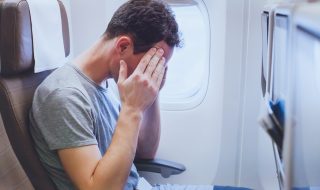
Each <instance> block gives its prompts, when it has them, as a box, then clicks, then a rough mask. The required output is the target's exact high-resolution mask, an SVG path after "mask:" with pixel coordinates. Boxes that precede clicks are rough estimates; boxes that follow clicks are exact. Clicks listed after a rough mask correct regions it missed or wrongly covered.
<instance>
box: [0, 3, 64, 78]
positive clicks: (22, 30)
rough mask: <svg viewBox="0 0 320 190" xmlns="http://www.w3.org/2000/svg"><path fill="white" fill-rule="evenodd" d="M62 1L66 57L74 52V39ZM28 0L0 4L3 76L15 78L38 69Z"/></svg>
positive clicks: (0, 66)
mask: <svg viewBox="0 0 320 190" xmlns="http://www.w3.org/2000/svg"><path fill="white" fill-rule="evenodd" d="M58 2H59V6H60V11H61V21H62V33H63V42H64V50H65V55H66V56H68V55H69V53H70V36H69V26H68V18H67V13H66V10H65V7H64V5H63V3H62V2H61V1H58ZM31 24H32V23H31V17H30V11H29V6H28V3H27V1H26V0H3V1H0V73H1V75H15V74H19V73H23V72H25V71H31V70H33V69H34V54H33V43H32V28H31Z"/></svg>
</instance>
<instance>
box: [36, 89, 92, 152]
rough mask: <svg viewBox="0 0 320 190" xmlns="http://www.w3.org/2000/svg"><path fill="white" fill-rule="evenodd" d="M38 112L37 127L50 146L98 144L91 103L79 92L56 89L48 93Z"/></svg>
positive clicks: (58, 147)
mask: <svg viewBox="0 0 320 190" xmlns="http://www.w3.org/2000/svg"><path fill="white" fill-rule="evenodd" d="M38 111H39V115H38V121H40V123H38V126H39V128H40V131H41V133H42V135H43V138H44V139H45V141H46V142H47V144H48V147H49V149H51V150H57V149H64V148H74V147H80V146H86V145H93V144H98V143H97V140H96V137H95V135H94V133H93V130H94V128H93V123H94V118H93V114H92V111H91V106H90V103H89V101H88V99H87V98H86V96H85V95H84V94H82V93H81V91H79V90H77V89H73V88H64V89H57V90H55V91H53V92H52V93H50V94H49V95H48V96H47V98H46V99H45V101H44V102H43V103H42V105H41V108H40V109H39V110H38Z"/></svg>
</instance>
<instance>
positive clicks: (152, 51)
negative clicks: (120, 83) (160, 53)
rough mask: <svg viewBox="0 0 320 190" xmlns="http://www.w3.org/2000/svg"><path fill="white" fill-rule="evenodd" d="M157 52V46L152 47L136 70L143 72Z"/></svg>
mask: <svg viewBox="0 0 320 190" xmlns="http://www.w3.org/2000/svg"><path fill="white" fill-rule="evenodd" d="M156 52H157V49H156V48H151V49H150V50H149V51H148V52H147V53H146V54H145V55H144V56H143V57H142V59H141V61H140V63H139V64H138V66H137V68H136V70H135V72H139V73H143V72H144V71H145V70H146V68H147V66H148V64H149V62H150V60H151V59H152V57H153V56H154V54H155V53H156Z"/></svg>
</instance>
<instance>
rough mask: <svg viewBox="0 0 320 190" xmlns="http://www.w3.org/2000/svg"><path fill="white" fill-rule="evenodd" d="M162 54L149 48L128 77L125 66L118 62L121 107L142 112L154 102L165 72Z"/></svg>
mask: <svg viewBox="0 0 320 190" xmlns="http://www.w3.org/2000/svg"><path fill="white" fill-rule="evenodd" d="M163 53H164V51H163V50H162V49H158V50H157V49H156V48H151V49H150V50H149V51H148V52H147V53H146V54H145V55H144V56H143V58H142V59H141V61H140V63H139V65H138V66H137V68H136V69H135V71H134V72H133V73H132V75H131V76H129V77H128V76H127V64H126V63H125V62H124V61H123V60H121V61H120V70H119V79H118V88H119V93H120V98H121V103H122V105H123V106H129V107H130V108H133V109H137V110H138V111H141V112H144V111H145V110H146V109H147V108H148V107H149V106H150V105H151V104H152V103H153V102H154V101H155V99H156V97H157V96H158V93H159V90H160V87H161V84H162V82H163V78H164V75H165V70H166V66H165V58H164V57H163Z"/></svg>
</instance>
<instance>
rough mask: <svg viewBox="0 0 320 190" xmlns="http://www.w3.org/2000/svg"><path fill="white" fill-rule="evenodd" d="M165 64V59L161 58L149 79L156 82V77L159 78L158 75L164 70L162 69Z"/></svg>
mask: <svg viewBox="0 0 320 190" xmlns="http://www.w3.org/2000/svg"><path fill="white" fill-rule="evenodd" d="M165 63H166V59H165V58H164V57H162V58H161V59H160V62H159V63H158V65H157V68H156V69H155V70H154V71H153V73H152V76H151V77H152V79H153V80H155V81H157V80H158V77H159V75H160V73H161V72H162V70H163V69H165V68H164V67H165ZM148 68H149V66H148Z"/></svg>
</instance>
